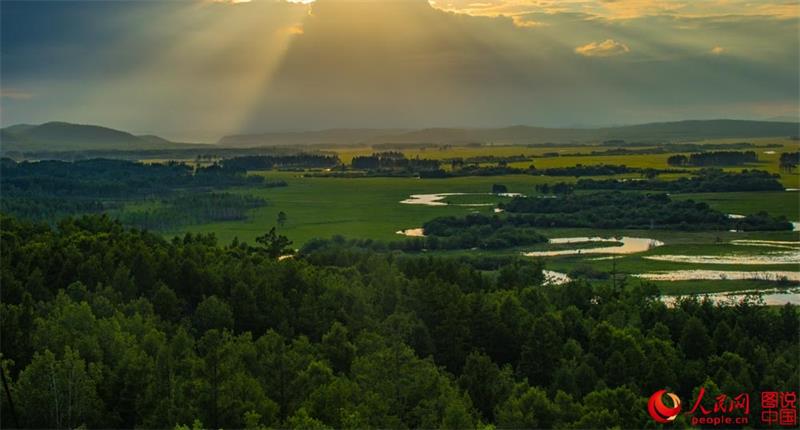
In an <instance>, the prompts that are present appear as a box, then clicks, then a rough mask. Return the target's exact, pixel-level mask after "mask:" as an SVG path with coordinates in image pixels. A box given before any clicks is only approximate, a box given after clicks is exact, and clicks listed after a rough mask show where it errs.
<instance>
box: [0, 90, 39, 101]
mask: <svg viewBox="0 0 800 430" xmlns="http://www.w3.org/2000/svg"><path fill="white" fill-rule="evenodd" d="M0 98H4V99H10V100H30V99H32V98H33V93H30V92H28V91H24V90H19V89H16V88H3V89H0Z"/></svg>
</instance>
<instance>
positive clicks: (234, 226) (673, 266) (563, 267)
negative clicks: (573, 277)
mask: <svg viewBox="0 0 800 430" xmlns="http://www.w3.org/2000/svg"><path fill="white" fill-rule="evenodd" d="M714 143H720V142H719V141H716V142H714ZM754 143H756V144H759V145H763V144H768V143H773V144H774V143H780V144H782V145H785V147H784V148H767V149H763V148H758V151H774V152H775V154H764V155H761V152H760V154H759V156H760V157H761V158H762V162H761V163H759V165H756V166H748V167H751V168H752V167H755V168H759V169H764V170H770V171H773V172H776V173H777V172H778V169H777V157H778V156H779V154H780V152H781V151H784V152H785V151H789V150H793V148H796V143H793V142H789V141H786V140H780V139H767V140H756V141H754ZM790 145H794V146H790ZM593 149H594V150H598V149H599V150H602V148H596V147H595V148H587V147H563V148H553V147H548V148H533V147H521V146H517V147H505V146H504V147H487V146H484V147H463V148H447V149H426V150H414V151H404V152H405V153H406V154H407V156H410V157H415V156H417V155H419V156H420V157H424V158H437V159H446V158H453V157H464V158H466V157H475V156H488V155H494V156H496V157H497V156H503V155H520V154H522V155H537V156H538V155H541V154H543V153H545V152H562V153H575V152H590V151H591V150H593ZM794 150H796V149H794ZM371 152H372V149H371V148H360V149H353V148H349V149H343V150H341V151H340V157H341V158H342V159H343V160H344V161H347V160H348V159H349V158H352V157H353V156H355V155H363V154H369V153H371ZM667 157H668V155H667V154H658V155H627V156H597V157H588V156H563V157H552V158H536V159H534V160H533V162H532V163H533V164H535V165H536V166H537V167H539V168H547V167H564V166H574V165H575V164H585V165H591V164H601V163H605V164H625V165H628V166H631V167H652V168H666V167H668V166H667V164H666V158H667ZM516 164H519V165H520V167H527V165H528V164H531V163H516ZM741 168H742V167H739V168H736V169H732V170H738V169H741ZM252 174H258V175H263V176H265V177H267V179H269V180H284V181H286V182H287V183H288V187H284V188H270V189H254V188H246V189H237V190H233V192H239V193H245V194H251V195H254V196H257V197H261V198H263V199H266V200H267V201H268V202H269V204H268V205H267V206H265V207H261V208H258V209H254V210H252V211H251V212H250V213H249V219H247V220H245V221H239V222H224V223H213V224H204V225H196V226H190V227H188V228H186V229H184V230H182V231H181V232H183V231H191V232H204V233H207V232H213V233H214V234H215V235H216V236H217V237H218V238H219V239H220V241H221V242H223V243H227V242H230V241H231V240H233V238H235V237H236V238H238V239H240V240H244V241H247V242H249V243H252V242H253V241H254V238H255V237H257V236H259V235H261V234H263V233H264V232H266V231H267V230H269V229H270V228H271V227H273V226H276V225H277V217H278V213H279V212H284V213H286V214H287V216H288V221H287V222H286V223H285V225H283V226H279V227H278V230H279V232H280V233H281V234H283V235H286V236H288V237H289V238H290V239H291V240H292V241H293V242H294V246H295V247H300V246H301V245H302V244H304V243H306V242H307V241H309V240H310V239H312V238H328V237H332V236H334V235H342V236H345V237H348V238H361V239H375V240H381V241H393V240H399V239H401V236H399V235H397V233H396V232H397V231H399V230H404V229H409V228H416V227H420V226H421V225H422V224H423V223H424V222H426V221H428V220H431V219H432V218H435V217H438V216H446V215H455V216H461V215H465V214H468V213H487V214H488V213H492V212H493V210H494V207H495V205H496V204H497V203H498V202H500V201H504V200H507V198H503V197H498V196H494V195H491V194H489V193H490V191H491V189H492V185H493V184H503V185H505V186H506V187H508V191H509V192H512V193H523V194H527V195H530V194H533V193H535V189H534V187H535V186H536V185H538V184H545V183H549V184H553V183H557V182H563V181H566V182H572V181H575V180H576V178H573V177H546V176H531V175H508V176H498V177H455V178H447V179H417V178H310V177H304V176H303V175H302V174H301V173H297V172H277V171H266V172H252ZM781 174H782V181H783V182H784V184H785V185H786V186H787V187H797V184H798V174H797V173H791V174H787V173H785V172H782V173H781ZM630 176H631V177H637V175H630ZM677 176H680V175H669V176H668V177H667V176H666V175H665V177H662V179H674V178H675V177H677ZM438 193H467V194H466V195H455V196H447V197H445V198H444V199H443V200H442V201H443V202H445V203H447V205H446V206H425V205H409V204H402V203H400V202H401V201H402V200H405V199H407V198H409V196H410V195H412V194H438ZM799 196H800V194H798V192H791V191H786V192H764V193H741V192H740V193H704V194H675V195H673V198H675V199H694V200H697V201H704V202H707V203H709V204H710V205H711V206H712V207H714V208H715V209H718V210H720V211H723V212H726V213H735V214H742V215H747V214H751V213H757V212H759V211H762V210H766V211H767V212H769V213H771V214H774V215H784V216H786V217H787V218H788V219H790V220H792V221H798V220H800V201H799V200H798V198H799ZM485 203H488V204H490V205H488V206H478V205H480V204H485ZM181 232H170V234H174V233H181ZM541 232H542V233H543V234H544V235H546V236H548V237H582V236H597V235H601V236H604V237H619V236H633V237H646V238H653V239H657V240H660V241H662V242H664V243H665V245H664V246H663V247H660V248H655V249H653V250H650V251H648V252H645V253H642V254H635V255H627V256H621V257H619V258H616V259H615V260H614V261H612V260H597V259H596V258H597V257H598V256H599V255H597V254H595V255H571V256H559V257H548V258H547V259H546V260H545V263H546V265H547V267H548V269H551V270H556V271H560V272H565V273H568V272H570V271H572V270H574V269H575V268H576V267H580V266H591V267H592V268H593V269H595V270H598V271H603V272H609V271H611V270H612V265H613V266H614V267H615V270H616V271H617V272H619V273H622V274H635V273H644V272H654V271H669V270H687V269H707V270H742V271H751V270H752V271H765V270H798V267H797V266H791V265H785V264H784V265H731V264H722V265H717V264H714V265H710V264H692V263H676V262H668V261H654V260H649V259H646V258H643V257H645V256H647V255H655V254H674V255H730V254H739V255H741V254H742V253H744V254H747V253H759V252H762V253H763V252H766V251H768V250H765V249H759V248H757V247H741V246H734V245H731V244H730V241H731V240H736V239H762V240H792V241H797V240H799V239H800V234H799V233H797V232H750V233H732V232H727V231H705V232H675V231H662V230H640V231H631V230H617V231H605V230H604V231H594V230H586V229H542V230H541ZM578 247H579V248H580V247H582V246H578ZM539 248H541V247H539ZM524 250H528V251H530V250H532V248H526V249H524ZM522 251H523V249H509V250H503V251H494V252H488V251H477V250H475V251H469V250H467V251H455V252H445V253H447V254H449V255H459V254H464V255H473V256H480V255H492V256H496V255H517V256H518V255H520V253H521V252H522ZM629 280H630V281H631V282H639V281H638V280H637V279H634V278H629ZM656 285H658V286H659V288H660V289H661V290H662V292H663V293H664V294H686V293H690V292H720V291H741V290H748V289H763V288H766V285H769V286H770V287H772V288H774V287H775V284H774V283H769V282H765V281H690V282H656Z"/></svg>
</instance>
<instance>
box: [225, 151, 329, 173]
mask: <svg viewBox="0 0 800 430" xmlns="http://www.w3.org/2000/svg"><path fill="white" fill-rule="evenodd" d="M220 164H221V165H222V166H224V167H227V168H231V169H242V170H271V169H275V168H300V167H302V168H309V169H314V168H324V167H335V166H338V165H339V164H341V161H340V160H339V157H338V156H337V155H325V154H306V153H300V154H289V155H248V156H240V157H233V158H227V159H224V160H222V161H221V163H220Z"/></svg>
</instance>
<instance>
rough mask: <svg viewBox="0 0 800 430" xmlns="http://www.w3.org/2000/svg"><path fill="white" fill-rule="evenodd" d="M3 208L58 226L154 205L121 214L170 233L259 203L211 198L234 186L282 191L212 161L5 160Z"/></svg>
mask: <svg viewBox="0 0 800 430" xmlns="http://www.w3.org/2000/svg"><path fill="white" fill-rule="evenodd" d="M0 163H2V165H0V169H2V172H3V174H2V176H0V188H2V190H3V198H2V199H0V210H2V212H4V213H6V214H11V215H16V216H18V217H21V218H25V219H31V220H37V221H46V222H50V223H54V222H56V221H57V220H59V219H61V218H63V217H65V216H68V215H77V214H91V213H101V212H112V213H116V212H119V211H120V210H121V209H123V207H124V206H125V205H126V204H129V203H142V202H153V205H154V206H155V207H153V208H149V209H137V210H133V211H131V212H129V213H128V212H124V213H123V215H122V219H123V220H124V221H126V222H127V223H128V224H129V225H131V226H136V227H142V228H144V227H146V228H151V229H158V230H164V229H170V228H174V227H176V226H180V225H185V224H190V223H193V222H206V221H225V220H239V219H244V213H245V211H246V210H247V209H251V208H254V207H258V206H261V205H263V204H264V202H263V201H260V200H259V199H254V198H252V197H248V196H237V195H232V194H228V193H209V191H211V190H222V189H226V188H231V187H244V186H247V187H284V186H286V182H284V181H266V180H265V179H264V178H263V177H261V176H253V175H247V171H246V170H244V169H243V168H241V167H231V166H225V165H218V164H213V165H211V166H208V167H197V168H195V167H192V166H189V165H187V164H185V163H175V162H169V163H165V164H159V163H153V164H146V163H138V162H132V161H124V160H106V159H93V160H86V161H75V162H64V161H39V162H22V163H16V162H14V161H13V160H11V159H8V158H4V159H2V160H0Z"/></svg>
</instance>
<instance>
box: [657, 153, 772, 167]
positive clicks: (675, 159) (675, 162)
mask: <svg viewBox="0 0 800 430" xmlns="http://www.w3.org/2000/svg"><path fill="white" fill-rule="evenodd" d="M757 162H758V156H757V155H756V153H755V151H709V152H698V153H694V154H690V155H689V156H688V157H687V156H685V155H683V154H679V155H673V156H671V157H669V158H667V164H669V165H670V166H694V167H707V166H740V165H742V164H749V163H757Z"/></svg>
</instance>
